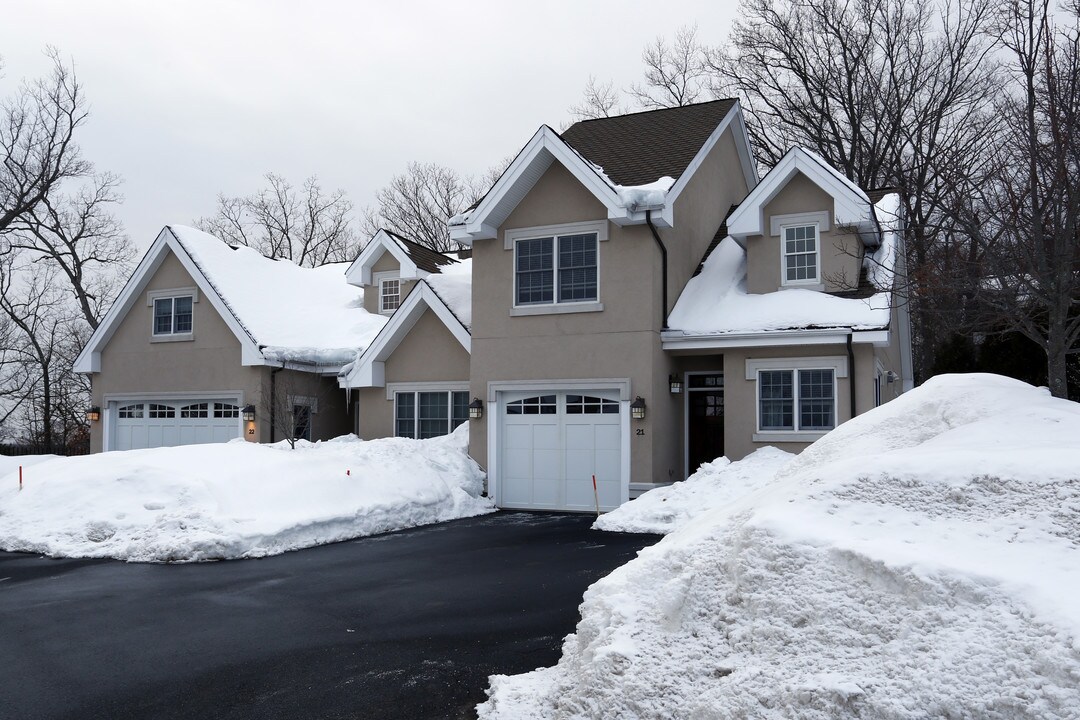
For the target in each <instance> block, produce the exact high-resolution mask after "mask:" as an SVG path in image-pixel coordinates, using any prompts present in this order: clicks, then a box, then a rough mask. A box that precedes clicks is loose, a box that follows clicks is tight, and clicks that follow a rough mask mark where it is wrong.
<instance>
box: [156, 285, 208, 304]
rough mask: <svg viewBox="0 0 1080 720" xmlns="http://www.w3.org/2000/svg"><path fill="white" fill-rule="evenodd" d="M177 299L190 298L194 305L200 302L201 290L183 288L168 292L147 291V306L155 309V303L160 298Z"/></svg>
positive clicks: (168, 290) (171, 289)
mask: <svg viewBox="0 0 1080 720" xmlns="http://www.w3.org/2000/svg"><path fill="white" fill-rule="evenodd" d="M175 297H190V298H191V302H192V303H197V302H199V288H197V287H183V288H170V289H167V290H147V291H146V306H147V307H154V301H155V300H157V299H158V298H175Z"/></svg>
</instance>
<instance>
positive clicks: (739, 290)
mask: <svg viewBox="0 0 1080 720" xmlns="http://www.w3.org/2000/svg"><path fill="white" fill-rule="evenodd" d="M860 192H861V191H860ZM867 202H869V201H867ZM874 212H875V214H876V215H877V217H878V221H879V223H880V225H881V237H880V243H879V244H878V246H877V247H876V248H873V249H868V250H867V252H866V255H865V257H864V259H863V268H864V269H865V271H866V274H867V279H868V280H869V281H870V283H871V284H872V286H873V288H874V289H875V290H876V292H874V293H873V294H871V295H870V296H869V297H865V298H854V297H838V296H836V295H830V294H828V293H825V292H820V291H817V290H807V289H802V288H785V289H782V290H777V291H775V292H769V293H761V294H753V293H750V292H748V291H747V289H746V251H745V250H744V249H743V248H742V247H740V245H739V244H738V243H737V242H736V241H735V239H734V238H733V237H731V236H728V237H727V238H725V239H724V240H723V241H721V243H720V244H719V245H718V246H717V247H716V249H715V250H714V251H713V252H712V254H711V255H710V256H709V257H708V259H707V260H706V261H705V264H704V266H703V267H702V271H701V273H700V274H699V275H697V276H696V277H693V278H691V279H690V281H689V282H688V283H687V284H686V288H685V289H684V290H683V292H682V295H680V296H679V300H678V302H677V303H676V304H675V307H674V309H673V310H672V311H671V314H670V315H669V317H668V324H669V325H670V327H671V330H669V331H668V332H667V334H666V336H665V339H670V338H671V337H672V336H677V335H683V336H704V335H713V336H723V335H745V334H753V333H775V332H778V331H788V330H809V329H830V328H831V329H840V328H842V329H848V330H855V331H865V330H881V329H885V328H888V327H889V320H890V314H891V310H892V289H893V280H894V273H895V269H896V260H897V253H898V249H899V243H900V238H899V231H900V217H899V196H898V195H896V194H889V195H886V196H885V197H883V198H882V199H881V201H879V202H878V203H877V205H875V206H874Z"/></svg>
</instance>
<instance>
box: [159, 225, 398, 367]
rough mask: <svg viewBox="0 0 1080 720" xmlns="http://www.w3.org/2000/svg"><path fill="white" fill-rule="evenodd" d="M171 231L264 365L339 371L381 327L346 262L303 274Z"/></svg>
mask: <svg viewBox="0 0 1080 720" xmlns="http://www.w3.org/2000/svg"><path fill="white" fill-rule="evenodd" d="M169 230H170V231H171V232H172V234H173V235H174V236H175V237H176V239H177V240H179V241H180V244H181V245H183V247H184V249H185V250H187V252H188V254H189V255H191V258H192V260H194V261H195V264H196V265H198V266H199V268H200V269H201V270H202V272H203V274H204V275H206V277H207V279H208V280H209V281H210V284H211V285H213V286H214V288H215V289H216V290H217V292H218V294H219V295H220V296H221V298H222V299H223V300H224V301H225V303H226V304H227V305H228V306H229V308H230V309H231V310H232V311H233V314H234V315H235V316H236V318H237V319H238V320H239V321H240V323H241V324H242V325H243V326H244V327H245V328H246V329H247V331H248V333H249V334H250V335H251V336H252V338H253V339H254V340H255V342H256V343H257V344H259V345H260V346H263V347H262V353H263V356H264V357H266V358H267V359H270V360H279V361H280V360H291V361H300V362H315V363H319V364H328V365H340V364H342V363H345V362H349V361H350V360H352V359H353V357H355V355H356V352H357V350H358V349H361V350H362V349H363V348H366V347H367V346H368V345H369V344H370V343H371V341H372V340H373V339H374V338H375V335H376V334H378V332H379V330H380V329H381V328H382V326H383V325H385V324H386V318H385V317H383V316H381V315H376V314H372V313H369V312H367V311H366V310H364V307H363V305H364V291H363V290H362V289H360V288H357V287H353V286H352V285H349V284H348V283H347V282H346V281H345V270H346V268H348V263H332V264H329V265H323V266H322V267H317V268H302V267H299V266H298V265H296V264H294V263H292V262H290V261H289V260H270V259H268V258H265V257H263V256H262V255H261V254H259V253H258V252H257V251H255V250H253V249H251V248H249V247H243V246H240V247H236V248H233V247H230V246H229V245H227V244H225V243H224V242H222V241H221V240H219V239H217V238H216V237H214V236H213V235H209V234H207V233H204V232H202V231H200V230H196V229H194V228H190V227H185V226H183V225H170V226H169Z"/></svg>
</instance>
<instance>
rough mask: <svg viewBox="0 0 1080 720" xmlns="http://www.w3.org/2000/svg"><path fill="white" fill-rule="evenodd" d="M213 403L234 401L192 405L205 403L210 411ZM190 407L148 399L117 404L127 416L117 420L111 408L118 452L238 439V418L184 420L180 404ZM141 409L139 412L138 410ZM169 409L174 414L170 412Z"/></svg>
mask: <svg viewBox="0 0 1080 720" xmlns="http://www.w3.org/2000/svg"><path fill="white" fill-rule="evenodd" d="M214 402H226V403H229V404H230V405H231V404H232V403H233V402H234V401H233V400H229V399H227V398H226V399H224V400H222V399H213V398H211V399H209V400H205V401H204V400H198V401H195V403H194V404H198V403H205V404H206V405H207V407H208V408H209V409H208V410H207V412H212V408H213V404H214ZM191 404H193V403H192V402H191V401H188V400H184V401H183V402H179V401H175V400H174V401H169V400H151V401H147V402H144V403H140V402H138V401H136V402H133V403H132V402H128V403H120V405H122V406H123V407H124V408H126V411H125V415H126V417H119V415H120V412H119V410H118V409H117V408H116V407H115V404H114V406H113V407H112V408H111V409H110V412H111V413H112V415H111V417H112V423H113V427H114V430H113V431H112V434H113V437H114V438H115V448H116V449H117V450H132V449H137V448H158V447H174V446H177V445H192V444H196V443H218V442H228V441H229V440H232V439H233V438H237V437H241V432H242V431H241V428H240V422H239V418H238V417H218V418H215V417H201V418H190V417H188V418H185V417H182V416H181V415H182V413H181V412H180V407H181V405H184V406H187V405H191ZM140 408H141V410H140ZM170 408H171V409H172V410H173V412H169V410H170Z"/></svg>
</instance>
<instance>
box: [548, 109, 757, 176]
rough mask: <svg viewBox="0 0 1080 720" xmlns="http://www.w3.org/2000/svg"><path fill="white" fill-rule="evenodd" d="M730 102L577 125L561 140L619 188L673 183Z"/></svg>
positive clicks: (630, 115)
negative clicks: (662, 181)
mask: <svg viewBox="0 0 1080 720" xmlns="http://www.w3.org/2000/svg"><path fill="white" fill-rule="evenodd" d="M735 102H736V101H735V100H732V99H727V100H714V101H712V102H706V103H698V104H696V105H684V106H683V107H676V108H666V109H663V110H647V111H645V112H638V113H631V114H629V115H618V116H616V117H608V118H597V119H596V120H582V121H580V122H576V123H574V124H573V125H571V126H570V127H569V128H567V129H566V132H564V133H562V136H561V137H562V139H563V140H564V141H566V142H567V143H568V144H569V145H570V146H571V147H573V148H574V149H575V150H577V151H578V152H579V153H581V156H582V157H584V158H585V159H586V160H588V161H589V162H591V163H593V164H595V165H599V166H600V167H602V168H603V169H604V174H605V175H607V176H608V177H609V178H611V179H612V181H614V182H615V183H617V184H619V185H627V186H630V185H647V184H649V183H651V182H655V181H656V180H659V179H660V178H662V177H665V176H667V177H672V178H675V179H676V180H678V179H679V176H680V175H682V174H683V171H684V170H686V167H687V166H688V165H689V164H690V161H691V160H693V159H694V156H695V155H696V154H697V152H698V150H700V149H701V146H702V145H704V144H705V141H706V140H707V139H708V138H709V135H711V134H712V132H713V130H715V129H716V126H717V125H719V124H720V123H721V122H722V121H723V119H724V117H726V116H727V114H728V112H729V111H730V110H731V108H732V107H734V105H735Z"/></svg>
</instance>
